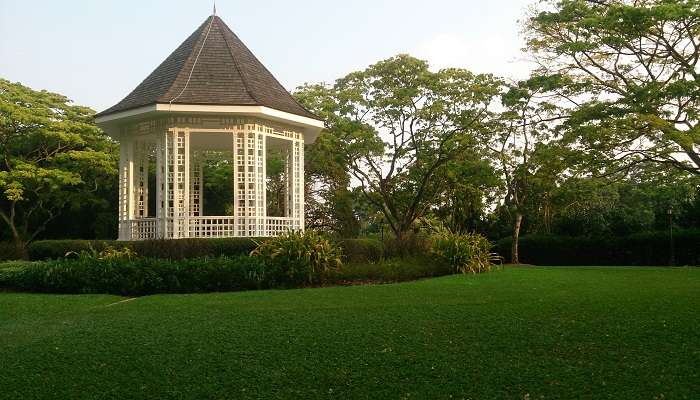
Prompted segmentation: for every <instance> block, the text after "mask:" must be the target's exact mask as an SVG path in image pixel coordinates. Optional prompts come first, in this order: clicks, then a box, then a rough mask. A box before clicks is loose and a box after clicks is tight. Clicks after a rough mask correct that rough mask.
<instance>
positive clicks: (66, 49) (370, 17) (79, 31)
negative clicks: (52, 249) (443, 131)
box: [0, 0, 532, 111]
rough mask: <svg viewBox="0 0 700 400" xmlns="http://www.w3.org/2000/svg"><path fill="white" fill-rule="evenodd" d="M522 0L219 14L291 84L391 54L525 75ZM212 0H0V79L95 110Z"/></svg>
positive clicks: (313, 3) (274, 4)
mask: <svg viewBox="0 0 700 400" xmlns="http://www.w3.org/2000/svg"><path fill="white" fill-rule="evenodd" d="M530 4H532V1H530V0H491V1H488V0H483V1H478V0H430V1H416V0H374V1H371V0H356V1H342V2H341V1H332V0H325V1H324V0H297V1H288V0H268V1H265V0H261V1H257V2H250V1H245V2H244V1H240V0H218V1H217V14H218V15H219V16H220V17H221V18H222V19H223V20H224V21H225V22H226V23H227V25H228V26H229V27H231V29H232V30H233V31H234V32H236V34H237V35H238V36H239V37H240V38H241V39H242V40H243V42H244V43H246V45H247V46H248V47H249V48H250V49H251V50H252V51H253V53H255V55H256V56H257V57H258V58H259V59H260V60H261V61H262V62H263V64H265V65H266V66H267V67H268V69H269V70H270V71H271V72H272V73H273V74H274V75H275V76H276V77H277V78H278V79H279V80H280V82H282V84H283V85H284V86H285V87H286V88H287V89H290V90H293V89H294V88H295V87H297V86H299V85H301V84H303V83H304V82H310V83H316V82H322V81H325V82H333V81H334V80H335V79H337V78H339V77H341V76H343V75H345V74H347V73H348V72H352V71H356V70H359V69H362V68H364V67H366V66H367V65H370V64H372V63H375V62H377V61H379V60H383V59H386V58H388V57H391V56H393V55H396V54H399V53H409V54H411V55H414V56H416V57H419V58H422V59H425V60H428V61H429V62H430V63H431V65H432V66H433V67H434V68H436V69H437V68H444V67H461V68H467V69H469V70H472V71H474V72H491V73H494V74H497V75H500V76H506V77H510V78H522V77H525V76H526V75H527V73H528V69H529V67H528V63H526V62H525V61H523V60H524V58H525V56H524V55H523V54H522V53H521V52H520V49H521V48H522V47H523V45H524V43H523V40H522V37H521V35H520V30H521V26H520V24H519V23H518V21H519V20H521V19H522V18H523V16H524V14H525V10H526V7H527V6H528V5H530ZM211 10H212V1H211V0H152V1H148V0H141V1H139V0H114V1H95V0H61V1H59V0H52V1H50V0H0V77H2V78H5V79H8V80H10V81H13V82H21V83H23V84H25V85H27V86H30V87H32V88H34V89H46V90H50V91H54V92H58V93H61V94H64V95H67V96H68V97H69V98H71V99H73V100H74V101H75V102H76V103H77V104H81V105H86V106H89V107H92V108H94V109H95V110H97V111H101V110H103V109H105V108H107V107H109V106H111V105H113V104H115V103H117V102H118V101H119V100H121V99H122V98H123V97H124V96H126V95H127V94H128V93H129V92H130V91H131V90H132V89H134V88H135V87H136V85H138V84H139V83H140V82H141V81H142V80H143V79H144V78H146V76H147V75H148V74H149V73H150V72H151V71H153V69H155V68H156V67H157V66H158V64H160V63H161V62H162V61H163V60H164V59H165V58H166V57H167V56H168V55H169V54H170V53H171V52H172V51H173V50H174V49H175V48H176V47H177V46H178V45H180V43H181V42H182V41H184V40H185V38H187V37H188V36H189V35H190V34H191V33H192V32H193V31H194V30H195V29H196V28H197V27H198V26H199V25H200V24H201V23H202V22H203V21H204V20H205V19H206V18H207V17H208V16H209V15H210V14H211Z"/></svg>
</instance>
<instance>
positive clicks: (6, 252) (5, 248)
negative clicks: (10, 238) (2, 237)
mask: <svg viewBox="0 0 700 400" xmlns="http://www.w3.org/2000/svg"><path fill="white" fill-rule="evenodd" d="M26 257H27V256H26V249H22V248H21V247H20V246H17V245H16V244H15V243H11V242H0V261H7V260H21V259H24V258H26Z"/></svg>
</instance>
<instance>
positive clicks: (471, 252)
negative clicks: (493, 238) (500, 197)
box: [430, 226, 499, 274]
mask: <svg viewBox="0 0 700 400" xmlns="http://www.w3.org/2000/svg"><path fill="white" fill-rule="evenodd" d="M434 229H435V230H434V232H433V234H432V236H431V238H430V239H431V240H430V242H431V251H432V253H433V254H435V255H436V256H438V257H440V258H442V259H444V260H446V261H447V263H448V264H449V265H450V266H451V267H452V268H453V269H454V271H455V272H461V273H463V274H479V273H482V272H490V271H491V270H492V268H493V266H494V261H497V260H498V259H499V257H498V256H497V255H496V254H495V253H492V252H491V248H492V247H493V245H492V244H491V242H489V241H488V239H486V238H485V237H484V236H482V235H479V234H477V233H466V234H465V233H454V232H452V231H450V230H449V229H447V228H445V227H442V226H438V227H435V228H434Z"/></svg>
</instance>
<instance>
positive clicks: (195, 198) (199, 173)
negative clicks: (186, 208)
mask: <svg viewBox="0 0 700 400" xmlns="http://www.w3.org/2000/svg"><path fill="white" fill-rule="evenodd" d="M191 167H192V168H191V169H190V216H192V217H201V216H202V213H203V197H202V195H203V193H204V188H203V185H204V168H203V166H202V164H201V163H194V164H191Z"/></svg>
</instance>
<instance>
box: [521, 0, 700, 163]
mask: <svg viewBox="0 0 700 400" xmlns="http://www.w3.org/2000/svg"><path fill="white" fill-rule="evenodd" d="M543 3H544V5H543V6H542V7H544V8H545V10H543V11H540V12H535V13H533V15H532V16H531V17H530V18H529V20H528V22H527V24H526V32H527V35H528V48H529V50H530V52H531V54H532V55H533V56H534V59H535V60H536V61H537V62H538V63H539V64H540V65H541V66H543V67H544V68H545V69H546V70H547V71H548V72H550V73H558V74H560V75H563V76H567V77H568V78H570V80H571V84H570V88H571V89H572V91H573V92H575V93H573V94H575V95H576V96H573V95H570V96H569V97H568V98H569V99H573V98H574V97H575V101H576V102H577V103H578V107H577V109H576V110H575V112H574V113H573V114H572V115H571V119H570V120H569V121H568V122H567V127H568V131H569V135H570V136H571V137H570V140H571V141H572V142H575V143H576V144H577V145H583V146H585V148H586V150H587V151H588V152H589V153H590V155H591V160H595V161H598V162H599V163H600V164H599V166H598V168H601V169H604V170H607V171H608V173H615V172H616V171H620V170H625V169H629V168H631V167H633V166H634V165H637V164H640V163H648V162H653V163H661V164H668V165H671V166H673V167H675V168H678V169H681V170H684V171H687V172H690V173H692V174H696V175H698V174H700V126H699V125H698V122H699V121H698V118H699V113H700V75H699V73H700V70H699V69H698V67H699V65H698V59H699V58H700V2H699V1H698V0H641V1H640V0H634V1H632V0H561V1H555V0H548V1H545V2H543ZM543 71H544V70H543Z"/></svg>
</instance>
